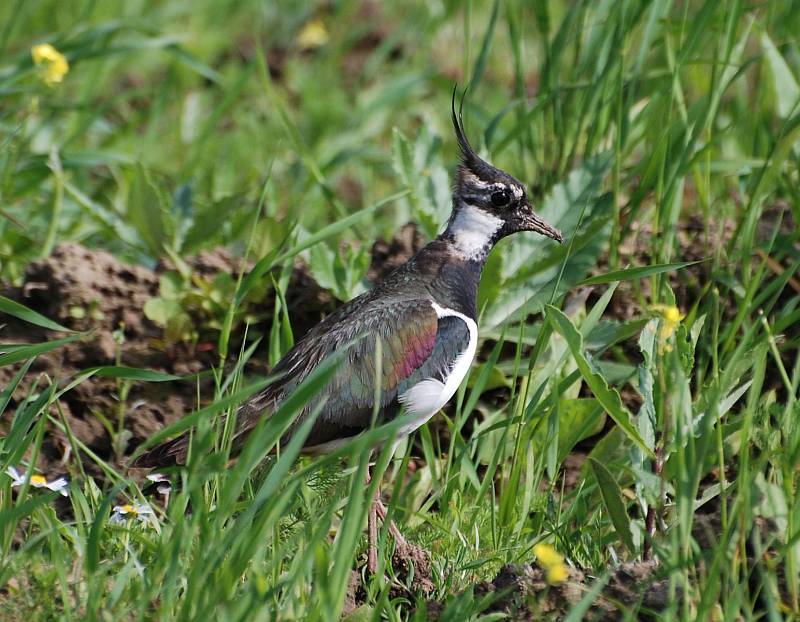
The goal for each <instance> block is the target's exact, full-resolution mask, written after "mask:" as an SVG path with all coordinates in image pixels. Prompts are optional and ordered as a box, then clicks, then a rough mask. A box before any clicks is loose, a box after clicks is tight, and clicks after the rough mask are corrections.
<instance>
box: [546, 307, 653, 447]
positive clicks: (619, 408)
mask: <svg viewBox="0 0 800 622" xmlns="http://www.w3.org/2000/svg"><path fill="white" fill-rule="evenodd" d="M547 319H548V320H549V321H550V323H551V324H552V326H553V328H554V329H555V330H556V331H557V332H558V333H559V334H561V336H562V337H564V339H565V340H566V342H567V346H568V347H569V350H570V352H571V353H572V357H573V358H574V359H575V363H576V364H577V366H578V370H579V371H580V372H581V376H583V379H584V381H585V382H586V384H587V385H588V386H589V388H590V389H591V390H592V393H594V395H595V397H596V398H597V401H598V402H600V404H602V405H603V408H605V410H606V412H607V413H608V415H609V416H610V417H611V418H612V419H613V420H614V422H615V423H616V424H617V425H618V426H619V427H620V428H621V429H622V431H623V432H624V433H625V435H626V436H627V437H628V438H629V439H631V440H632V441H633V442H634V443H636V444H637V445H638V446H639V447H640V448H641V449H642V450H643V451H644V452H645V453H646V454H647V455H648V456H650V457H651V458H653V457H655V456H654V454H653V451H652V449H651V448H650V447H648V446H647V444H646V443H645V442H644V440H643V439H642V437H641V436H640V435H639V432H638V431H637V429H636V426H635V425H634V423H633V415H632V414H631V413H630V411H629V410H628V409H627V408H625V406H624V405H623V404H622V400H621V399H620V396H619V393H618V392H617V390H616V389H613V388H611V387H609V386H608V383H607V382H606V380H605V378H603V376H601V375H600V374H599V373H598V372H597V371H596V370H595V369H594V367H593V365H592V363H591V362H590V360H589V358H588V356H587V354H586V352H584V349H583V337H582V336H581V333H580V331H579V330H578V329H577V328H575V325H574V324H573V323H572V321H571V320H570V319H569V318H568V317H567V316H566V315H564V314H563V313H562V312H561V311H559V310H558V309H556V308H555V307H554V306H552V305H547Z"/></svg>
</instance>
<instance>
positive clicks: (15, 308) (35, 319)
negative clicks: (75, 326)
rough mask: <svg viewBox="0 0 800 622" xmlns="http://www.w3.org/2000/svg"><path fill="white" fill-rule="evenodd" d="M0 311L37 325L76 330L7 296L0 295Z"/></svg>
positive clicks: (68, 330)
mask: <svg viewBox="0 0 800 622" xmlns="http://www.w3.org/2000/svg"><path fill="white" fill-rule="evenodd" d="M0 311H2V312H3V313H8V314H9V315H13V316H14V317H15V318H19V319H20V320H23V321H25V322H28V323H29V324H36V326H41V327H42V328H47V329H49V330H60V331H63V332H66V333H74V332H75V331H74V330H72V329H70V328H67V327H66V326H62V325H61V324H58V323H57V322H54V321H53V320H50V319H48V318H46V317H45V316H43V315H42V314H40V313H36V311H34V310H32V309H29V308H28V307H26V306H25V305H22V304H20V303H18V302H15V301H13V300H11V299H9V298H6V297H5V296H0Z"/></svg>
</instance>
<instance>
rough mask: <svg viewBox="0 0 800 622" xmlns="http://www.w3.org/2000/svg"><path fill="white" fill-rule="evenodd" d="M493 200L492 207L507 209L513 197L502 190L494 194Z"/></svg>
mask: <svg viewBox="0 0 800 622" xmlns="http://www.w3.org/2000/svg"><path fill="white" fill-rule="evenodd" d="M491 199H492V205H494V206H495V207H505V206H506V205H508V202H509V201H510V200H511V196H510V195H509V194H508V190H500V191H498V192H492V196H491Z"/></svg>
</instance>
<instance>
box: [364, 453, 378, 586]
mask: <svg viewBox="0 0 800 622" xmlns="http://www.w3.org/2000/svg"><path fill="white" fill-rule="evenodd" d="M371 481H372V476H371V475H370V472H369V467H367V486H369V484H370V482H371ZM380 497H381V487H380V485H378V486H377V487H376V488H375V496H374V497H373V498H372V500H371V502H370V504H369V514H367V568H368V569H369V571H370V573H371V574H375V573H376V572H378V504H379V503H380Z"/></svg>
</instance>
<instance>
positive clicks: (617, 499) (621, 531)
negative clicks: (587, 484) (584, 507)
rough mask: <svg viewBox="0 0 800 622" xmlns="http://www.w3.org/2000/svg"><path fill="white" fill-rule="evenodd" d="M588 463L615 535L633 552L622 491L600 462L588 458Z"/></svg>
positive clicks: (634, 550) (628, 520)
mask: <svg viewBox="0 0 800 622" xmlns="http://www.w3.org/2000/svg"><path fill="white" fill-rule="evenodd" d="M589 465H590V466H591V467H592V472H593V473H594V476H595V478H596V479H597V485H598V486H599V487H600V496H601V497H602V499H603V505H604V506H605V508H606V511H607V512H608V516H609V518H610V519H611V524H612V525H614V531H616V532H617V537H618V538H619V539H620V541H621V542H622V544H624V545H625V548H626V549H628V552H629V553H632V554H633V553H635V552H636V549H635V547H634V545H633V536H632V535H631V525H630V519H629V518H628V513H627V512H626V511H625V505H624V504H623V503H622V491H621V490H620V488H619V485H618V484H617V481H616V480H615V479H614V476H613V475H611V472H610V471H609V470H608V469H607V468H606V467H605V465H603V464H602V463H601V462H598V461H597V460H595V459H594V458H589Z"/></svg>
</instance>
